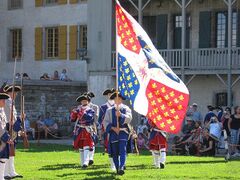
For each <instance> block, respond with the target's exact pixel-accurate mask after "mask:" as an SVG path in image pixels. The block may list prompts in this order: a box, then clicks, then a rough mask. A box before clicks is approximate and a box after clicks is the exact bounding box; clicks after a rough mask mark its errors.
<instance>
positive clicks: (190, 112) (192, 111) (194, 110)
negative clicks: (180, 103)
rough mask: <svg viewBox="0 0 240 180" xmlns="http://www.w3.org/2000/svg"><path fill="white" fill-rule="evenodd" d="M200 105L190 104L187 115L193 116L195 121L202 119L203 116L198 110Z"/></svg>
mask: <svg viewBox="0 0 240 180" xmlns="http://www.w3.org/2000/svg"><path fill="white" fill-rule="evenodd" d="M197 108H198V105H197V103H193V104H192V106H190V109H189V110H188V112H187V116H189V117H191V118H192V120H193V121H195V122H196V121H202V120H203V117H202V114H201V112H200V111H198V109H197Z"/></svg>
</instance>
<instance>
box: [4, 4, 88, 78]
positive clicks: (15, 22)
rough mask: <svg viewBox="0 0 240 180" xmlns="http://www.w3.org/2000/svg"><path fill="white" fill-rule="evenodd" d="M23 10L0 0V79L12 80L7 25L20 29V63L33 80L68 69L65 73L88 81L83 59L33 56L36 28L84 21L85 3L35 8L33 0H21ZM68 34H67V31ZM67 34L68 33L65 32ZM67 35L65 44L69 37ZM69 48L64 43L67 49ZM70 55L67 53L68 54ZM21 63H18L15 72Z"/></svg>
mask: <svg viewBox="0 0 240 180" xmlns="http://www.w3.org/2000/svg"><path fill="white" fill-rule="evenodd" d="M23 6H24V7H23V9H18V10H10V11H8V10H7V1H5V0H1V1H0V7H1V8H0V51H1V59H0V80H1V81H3V80H6V79H11V77H12V72H13V62H12V61H9V60H8V51H9V49H8V44H9V42H8V34H9V33H8V32H9V29H10V28H22V35H23V54H24V58H23V65H24V70H23V72H26V73H28V74H29V76H30V77H31V78H32V79H39V77H40V76H41V75H42V74H43V73H45V72H46V73H48V74H50V75H52V74H53V72H54V70H58V71H59V73H61V71H62V69H63V68H66V69H67V71H68V72H67V74H68V76H69V77H70V78H71V79H73V80H76V81H87V75H86V74H87V68H86V62H85V61H80V60H68V59H67V60H58V59H55V60H42V61H35V60H34V59H35V58H34V51H35V50H34V44H35V40H34V38H35V37H34V33H35V27H47V26H59V25H68V31H69V25H80V24H87V3H79V4H74V5H72V4H66V5H54V6H47V7H38V8H36V7H35V1H33V0H31V1H30V0H27V1H24V4H23ZM67 34H68V33H67ZM68 36H69V34H68ZM68 36H67V44H69V37H68ZM68 48H69V47H68V46H67V49H68ZM68 57H69V56H68ZM20 71H21V64H20V63H18V64H17V72H20Z"/></svg>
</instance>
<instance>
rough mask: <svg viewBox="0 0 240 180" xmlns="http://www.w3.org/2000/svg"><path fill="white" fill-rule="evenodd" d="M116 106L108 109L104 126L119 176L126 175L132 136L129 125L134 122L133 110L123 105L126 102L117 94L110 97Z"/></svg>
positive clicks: (110, 152) (109, 149)
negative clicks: (125, 167) (128, 146)
mask: <svg viewBox="0 0 240 180" xmlns="http://www.w3.org/2000/svg"><path fill="white" fill-rule="evenodd" d="M110 99H112V100H114V102H115V105H114V106H113V107H111V108H109V109H107V112H106V115H105V118H104V121H103V124H104V128H105V129H106V132H107V133H108V135H109V142H108V151H109V154H110V155H111V157H112V158H113V161H114V164H115V167H116V170H117V174H119V175H123V174H124V166H125V162H126V158H127V143H128V139H129V136H130V129H129V125H130V122H131V120H132V111H131V109H130V108H129V107H128V106H126V105H124V104H123V103H122V101H123V100H125V99H124V98H123V97H122V96H121V94H119V93H118V95H117V92H115V93H113V94H112V95H111V96H110Z"/></svg>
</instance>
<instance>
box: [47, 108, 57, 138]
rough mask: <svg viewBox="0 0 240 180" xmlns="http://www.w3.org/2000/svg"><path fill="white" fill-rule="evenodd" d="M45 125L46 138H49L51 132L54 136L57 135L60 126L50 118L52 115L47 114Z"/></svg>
mask: <svg viewBox="0 0 240 180" xmlns="http://www.w3.org/2000/svg"><path fill="white" fill-rule="evenodd" d="M44 125H45V138H47V133H48V132H50V133H52V134H55V133H57V131H58V125H57V123H55V122H54V120H53V119H52V118H51V117H50V113H49V112H47V113H46V117H45V119H44Z"/></svg>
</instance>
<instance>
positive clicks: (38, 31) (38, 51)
mask: <svg viewBox="0 0 240 180" xmlns="http://www.w3.org/2000/svg"><path fill="white" fill-rule="evenodd" d="M42 43H43V33H42V28H41V27H36V28H35V60H36V61H39V60H42Z"/></svg>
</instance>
